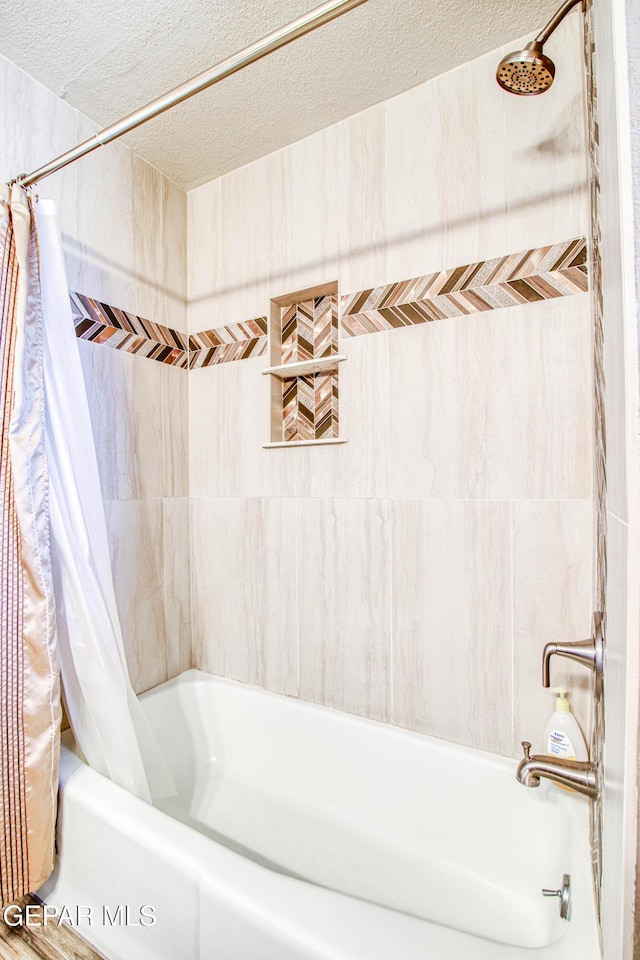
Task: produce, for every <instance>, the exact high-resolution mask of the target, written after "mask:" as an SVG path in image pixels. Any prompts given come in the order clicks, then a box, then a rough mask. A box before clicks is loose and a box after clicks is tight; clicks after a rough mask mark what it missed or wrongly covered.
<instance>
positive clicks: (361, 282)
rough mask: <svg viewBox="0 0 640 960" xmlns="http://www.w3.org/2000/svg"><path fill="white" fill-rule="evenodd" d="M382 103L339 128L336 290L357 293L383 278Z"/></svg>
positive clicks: (383, 279) (384, 161)
mask: <svg viewBox="0 0 640 960" xmlns="http://www.w3.org/2000/svg"><path fill="white" fill-rule="evenodd" d="M385 116H386V111H385V104H384V103H382V104H378V105H377V106H375V107H372V108H371V109H369V110H363V112H362V113H358V114H356V115H355V116H353V117H349V119H348V120H345V121H344V122H343V123H342V124H341V125H340V129H341V131H342V133H343V135H344V136H345V137H346V138H347V151H348V154H347V158H346V162H345V168H344V175H346V178H347V181H346V187H345V194H346V198H345V202H344V206H343V207H341V208H340V209H338V210H334V211H332V215H333V216H342V217H343V218H344V220H345V224H344V227H343V231H344V233H343V237H344V239H343V243H342V248H341V258H340V272H339V280H340V289H341V291H342V292H343V293H349V291H351V290H363V289H366V288H367V287H369V286H377V285H378V284H383V283H385V282H386V280H387V248H386V232H385V227H386V208H387V197H386V159H385Z"/></svg>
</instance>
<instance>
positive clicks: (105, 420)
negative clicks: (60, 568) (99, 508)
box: [0, 57, 191, 691]
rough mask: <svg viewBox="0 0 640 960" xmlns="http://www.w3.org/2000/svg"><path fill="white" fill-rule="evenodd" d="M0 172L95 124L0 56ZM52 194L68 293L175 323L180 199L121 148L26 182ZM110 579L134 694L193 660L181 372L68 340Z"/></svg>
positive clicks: (181, 256) (182, 255) (182, 267)
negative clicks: (85, 402)
mask: <svg viewBox="0 0 640 960" xmlns="http://www.w3.org/2000/svg"><path fill="white" fill-rule="evenodd" d="M0 106H1V109H2V118H3V125H5V128H6V130H7V131H8V132H9V134H10V135H9V136H5V137H3V139H2V143H1V144H0V180H2V181H5V180H7V179H9V178H10V177H13V176H15V175H16V174H18V173H21V172H26V171H29V170H32V169H34V168H35V167H37V166H39V165H40V164H41V163H44V162H46V161H47V160H49V159H51V158H52V157H54V156H57V155H58V154H60V153H62V152H63V151H64V150H67V149H69V147H71V146H73V145H74V144H75V143H77V142H79V141H80V140H83V139H86V138H87V137H89V136H90V135H91V134H92V133H94V132H95V129H96V128H95V126H94V125H93V124H92V123H91V122H90V121H89V120H88V119H87V118H86V117H84V116H82V115H81V114H79V113H78V112H77V111H75V110H73V109H72V108H71V107H70V106H69V105H68V104H66V103H64V102H63V101H62V100H60V99H58V98H57V97H55V96H54V95H53V94H52V93H51V92H50V91H48V90H46V89H45V88H44V87H42V86H41V85H40V84H39V83H37V82H36V81H34V80H33V79H32V78H31V77H29V76H27V75H26V74H24V73H23V72H22V71H20V70H18V69H17V68H16V67H14V66H13V65H12V64H11V63H9V62H8V61H7V60H5V59H4V58H1V57H0ZM38 192H39V194H40V196H42V197H53V198H54V199H55V200H57V202H58V207H59V211H60V223H61V228H62V234H63V244H64V251H65V259H66V265H67V272H68V278H69V285H70V287H71V288H72V289H73V290H77V291H79V292H81V293H86V294H88V295H89V296H91V297H96V298H98V299H100V300H103V301H106V302H108V303H111V304H113V305H115V306H118V307H122V308H124V309H126V310H129V311H132V312H133V313H136V314H138V315H140V316H143V317H147V318H150V319H152V320H155V321H158V322H160V323H163V324H168V325H170V326H173V327H176V328H178V329H180V330H186V320H187V317H186V195H185V194H184V193H183V192H182V191H181V190H179V189H178V188H177V187H176V186H175V185H174V184H172V183H170V182H169V181H168V180H167V179H166V178H164V177H162V176H161V175H160V174H159V173H158V171H157V170H154V169H153V168H152V167H150V166H149V165H148V164H147V163H145V162H144V161H142V160H141V159H140V158H139V157H137V156H135V154H133V153H131V151H130V150H128V149H127V148H126V147H125V146H123V145H122V144H112V145H111V146H108V147H105V148H104V149H103V150H100V151H97V152H95V153H93V154H91V155H90V156H89V157H86V158H85V159H84V160H82V161H81V162H80V163H77V164H74V165H73V166H71V167H68V168H67V169H66V170H64V171H62V172H60V173H58V174H55V175H54V176H52V177H50V178H49V179H48V180H46V181H44V182H43V183H42V184H41V185H39V187H38ZM79 348H80V352H81V357H82V362H83V368H84V372H85V379H86V384H87V390H88V394H89V404H90V409H91V416H92V422H93V428H94V433H95V440H96V446H97V452H98V460H99V467H100V476H101V484H102V491H101V492H102V496H103V499H104V501H105V514H106V518H107V523H108V530H109V538H110V543H111V549H112V556H113V560H114V571H115V586H116V594H117V600H118V607H119V612H120V616H121V620H122V627H123V634H124V641H125V648H126V652H127V659H128V663H129V669H130V672H131V677H132V681H133V683H134V686H135V688H136V689H137V690H138V691H141V690H145V689H147V688H148V687H151V686H153V685H155V684H156V683H159V682H161V681H162V680H165V679H167V677H169V676H173V675H175V674H176V673H179V672H181V671H182V670H184V669H185V668H187V667H189V666H190V665H191V638H190V620H191V615H190V600H189V550H188V536H189V526H188V525H189V510H188V500H187V496H188V476H187V468H188V454H187V380H186V373H185V372H184V371H180V370H174V369H171V368H167V367H165V366H164V365H163V364H160V363H154V362H152V361H148V360H140V359H139V358H137V357H134V356H131V355H130V354H127V353H124V352H122V351H116V350H111V349H108V348H105V347H101V346H96V345H94V344H91V343H86V342H84V341H82V342H80V344H79Z"/></svg>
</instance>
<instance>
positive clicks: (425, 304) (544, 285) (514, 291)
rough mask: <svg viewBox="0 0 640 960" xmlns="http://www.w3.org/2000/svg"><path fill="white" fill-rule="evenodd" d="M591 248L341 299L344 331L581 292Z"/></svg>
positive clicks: (532, 254) (520, 258)
mask: <svg viewBox="0 0 640 960" xmlns="http://www.w3.org/2000/svg"><path fill="white" fill-rule="evenodd" d="M586 247H587V243H586V240H585V239H584V238H583V237H582V238H580V239H577V240H569V241H567V242H565V243H557V244H554V246H551V247H538V248H536V249H533V250H525V251H524V252H522V253H515V254H509V255H508V256H506V257H498V258H496V259H494V260H481V261H479V262H478V263H472V264H469V265H468V266H464V267H455V268H454V269H453V270H441V271H440V272H439V273H432V274H429V275H428V276H424V277H415V278H414V279H412V280H402V281H399V282H398V283H390V284H387V285H386V286H384V287H376V288H375V289H370V290H361V291H359V292H358V293H352V294H347V295H346V296H343V297H342V298H341V320H342V331H343V333H344V334H345V335H346V336H350V337H357V336H360V335H361V334H365V333H377V332H378V331H382V330H391V329H394V328H396V327H404V326H410V325H412V324H416V323H428V322H430V321H432V320H443V319H445V318H446V317H456V316H464V315H467V314H471V313H479V312H484V311H487V310H498V309H500V308H502V307H513V306H517V305H519V304H525V303H534V302H535V301H538V300H550V299H554V298H555V297H566V296H570V295H571V294H574V293H582V292H583V291H585V290H586V289H587V286H588V278H587V257H586Z"/></svg>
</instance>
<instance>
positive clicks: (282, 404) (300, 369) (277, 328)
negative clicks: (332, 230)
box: [262, 283, 347, 448]
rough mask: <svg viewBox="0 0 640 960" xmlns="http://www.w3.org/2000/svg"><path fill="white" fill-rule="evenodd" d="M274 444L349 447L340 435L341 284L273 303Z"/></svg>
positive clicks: (269, 373) (300, 292)
mask: <svg viewBox="0 0 640 960" xmlns="http://www.w3.org/2000/svg"><path fill="white" fill-rule="evenodd" d="M269 358H270V361H271V365H270V366H269V367H267V368H266V369H264V370H263V371H262V373H263V374H265V375H266V376H270V377H271V440H270V442H269V443H265V444H263V446H264V447H267V448H273V447H280V448H285V447H294V446H296V447H300V446H303V447H310V446H315V445H319V444H338V443H346V440H345V439H344V438H343V437H340V436H339V417H338V373H339V366H340V364H341V363H343V362H344V361H345V360H346V359H347V358H346V357H345V356H343V355H342V354H339V353H338V285H337V283H329V284H323V285H322V286H318V287H309V288H307V289H306V290H298V291H297V292H296V293H291V294H287V295H286V296H284V297H277V298H276V299H274V300H272V301H271V317H270V323H269Z"/></svg>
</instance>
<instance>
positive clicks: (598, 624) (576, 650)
mask: <svg viewBox="0 0 640 960" xmlns="http://www.w3.org/2000/svg"><path fill="white" fill-rule="evenodd" d="M554 654H555V655H557V656H559V657H566V658H567V659H568V660H574V661H575V662H576V663H581V664H583V665H584V666H585V667H589V669H590V670H593V673H594V676H595V691H594V692H595V696H596V699H600V696H601V695H602V674H603V660H604V632H603V624H602V614H600V613H594V615H593V636H592V637H590V638H589V640H577V641H574V642H573V643H554V642H550V643H546V644H545V646H544V650H543V653H542V686H543V687H548V686H550V685H551V683H550V678H549V666H550V663H551V657H553V656H554Z"/></svg>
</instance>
